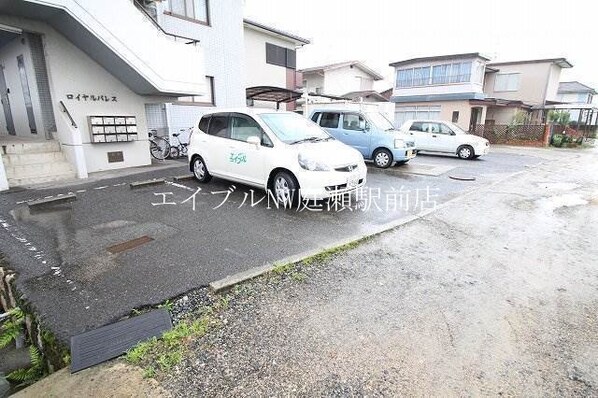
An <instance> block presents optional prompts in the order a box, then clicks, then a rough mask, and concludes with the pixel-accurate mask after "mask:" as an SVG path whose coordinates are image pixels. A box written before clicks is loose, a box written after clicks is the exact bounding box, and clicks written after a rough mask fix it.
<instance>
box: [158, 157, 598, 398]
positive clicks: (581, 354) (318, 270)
mask: <svg viewBox="0 0 598 398" xmlns="http://www.w3.org/2000/svg"><path fill="white" fill-rule="evenodd" d="M596 176H598V162H597V156H596V153H595V152H593V153H592V152H586V153H584V154H583V155H580V156H579V157H578V158H577V159H575V160H572V161H568V163H563V162H559V163H556V162H555V163H552V164H549V165H544V166H541V167H538V168H535V169H530V170H529V171H527V172H526V173H523V174H520V175H518V176H516V177H514V178H513V179H511V180H509V181H507V182H504V183H501V184H500V185H495V186H493V187H491V188H488V189H485V190H481V191H478V192H477V193H475V194H473V195H470V196H468V197H466V198H463V200H461V201H458V202H455V203H453V204H451V205H450V206H447V207H445V208H442V209H440V210H438V211H437V212H435V213H432V214H431V215H429V216H427V217H425V218H423V219H420V220H418V221H415V222H412V223H410V224H407V225H405V226H403V227H401V228H399V229H397V230H395V231H392V232H388V233H386V234H384V235H381V236H379V237H376V238H374V239H371V240H369V241H368V242H366V243H364V244H362V245H360V246H359V247H358V248H356V249H353V250H350V251H347V252H345V253H342V254H339V255H335V256H334V257H333V258H331V259H329V260H327V261H324V262H321V263H316V264H311V265H304V266H300V267H298V268H297V269H295V270H291V271H289V272H287V273H286V274H284V275H271V276H268V277H264V278H260V279H258V280H255V281H252V282H249V283H245V284H243V285H241V286H239V287H237V288H236V289H235V290H234V291H233V292H231V293H230V294H229V295H228V296H229V298H230V300H229V307H228V309H226V310H224V311H223V312H222V313H221V314H220V319H221V321H222V322H221V326H220V327H219V328H217V329H214V330H212V331H211V332H210V333H208V334H207V335H206V336H204V337H203V338H201V339H199V340H197V341H194V342H193V343H192V345H191V353H190V355H189V356H188V357H187V358H186V359H185V360H184V361H183V363H181V364H180V365H179V366H178V367H177V368H176V369H175V371H174V372H173V373H172V374H171V375H169V376H162V377H161V378H160V382H161V384H162V385H163V386H164V387H165V388H166V389H167V390H169V391H170V392H171V393H173V395H175V396H365V395H368V396H397V395H409V396H431V395H432V396H467V395H473V396H479V395H493V396H494V395H507V396H521V395H525V396H543V397H544V396H572V395H578V396H598V361H597V360H596V358H598V269H597V268H596V259H597V258H598V245H597V244H596V237H597V229H598V228H597V227H596V225H597V223H596V222H597V221H598V215H597V214H598V211H597V210H598V181H597V177H596ZM183 301H185V302H186V303H187V304H184V303H180V302H177V303H175V308H176V310H175V312H176V313H177V317H180V316H182V314H184V313H186V312H187V311H192V309H193V308H194V304H193V303H194V302H197V303H200V304H202V305H203V304H204V303H209V302H210V299H207V298H206V297H205V292H201V294H199V296H198V297H197V298H189V297H188V298H187V300H183ZM185 305H186V306H185ZM198 305H199V304H198Z"/></svg>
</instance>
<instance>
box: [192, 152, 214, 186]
mask: <svg viewBox="0 0 598 398" xmlns="http://www.w3.org/2000/svg"><path fill="white" fill-rule="evenodd" d="M193 175H194V176H195V179H196V180H197V181H199V182H209V181H210V180H211V179H212V176H211V175H210V173H209V172H208V167H207V166H206V163H205V162H204V160H203V159H202V158H201V156H196V157H195V158H194V159H193Z"/></svg>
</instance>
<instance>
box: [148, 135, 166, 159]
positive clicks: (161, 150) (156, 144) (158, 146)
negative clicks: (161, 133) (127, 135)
mask: <svg viewBox="0 0 598 398" xmlns="http://www.w3.org/2000/svg"><path fill="white" fill-rule="evenodd" d="M150 142H151V144H150V152H151V154H152V156H153V157H154V158H156V159H158V160H164V159H166V158H167V157H168V155H169V154H170V144H169V143H168V141H166V140H165V139H164V138H162V137H154V139H153V141H150Z"/></svg>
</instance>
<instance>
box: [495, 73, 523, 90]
mask: <svg viewBox="0 0 598 398" xmlns="http://www.w3.org/2000/svg"><path fill="white" fill-rule="evenodd" d="M517 90H519V73H499V74H497V75H496V80H495V81H494V91H517Z"/></svg>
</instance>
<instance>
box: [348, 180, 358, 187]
mask: <svg viewBox="0 0 598 398" xmlns="http://www.w3.org/2000/svg"><path fill="white" fill-rule="evenodd" d="M358 182H359V179H358V178H357V177H349V178H348V179H347V188H355V187H356V186H357V183H358Z"/></svg>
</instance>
